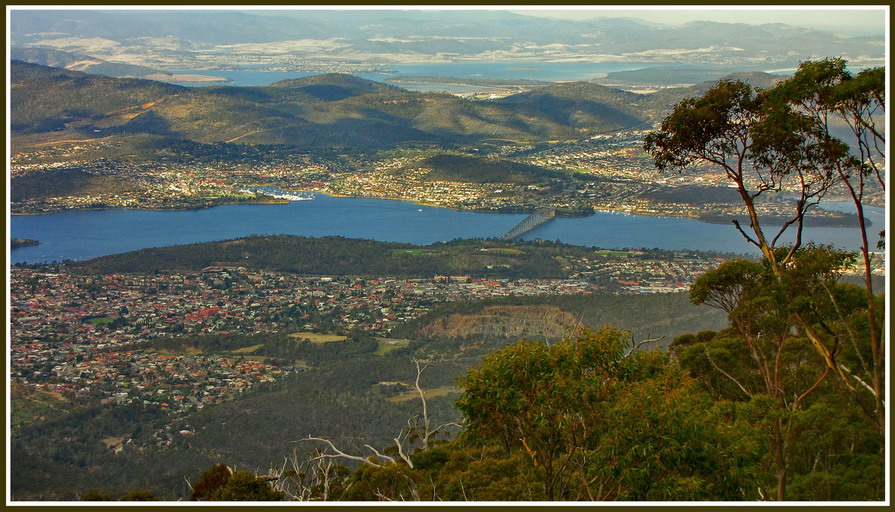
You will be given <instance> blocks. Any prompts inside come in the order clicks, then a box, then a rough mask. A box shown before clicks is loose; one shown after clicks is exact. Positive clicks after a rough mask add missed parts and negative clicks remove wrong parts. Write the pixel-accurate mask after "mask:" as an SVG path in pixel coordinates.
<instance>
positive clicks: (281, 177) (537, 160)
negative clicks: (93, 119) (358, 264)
mask: <svg viewBox="0 0 895 512" xmlns="http://www.w3.org/2000/svg"><path fill="white" fill-rule="evenodd" d="M645 133H647V132H644V131H629V132H619V133H614V134H610V135H598V136H595V137H592V138H590V139H587V140H583V141H578V142H570V143H554V144H549V145H547V146H546V147H537V148H519V147H517V146H515V145H510V146H507V147H505V148H502V149H500V150H498V151H497V152H496V153H495V154H496V156H500V157H503V158H506V159H509V160H512V161H517V162H523V163H528V164H534V165H538V166H541V167H544V168H547V169H552V170H557V171H562V172H565V173H569V174H570V175H575V174H577V175H580V176H583V177H586V178H587V179H580V180H574V179H558V178H557V179H553V180H548V181H547V182H544V183H540V184H530V185H520V184H515V183H472V182H462V181H448V180H431V179H427V178H426V175H427V174H428V172H429V171H428V170H427V169H425V168H419V167H414V162H415V161H416V160H418V159H419V158H420V155H421V154H425V152H421V151H410V150H407V151H393V152H391V153H392V154H393V155H387V156H383V157H381V158H378V159H369V158H366V159H360V158H358V157H350V156H348V155H340V156H330V157H327V156H321V155H313V156H312V155H309V154H295V155H288V156H284V157H282V158H278V159H275V160H273V161H271V162H265V163H256V162H251V163H246V162H239V161H237V162H232V163H230V162H218V163H213V164H212V163H181V162H176V163H175V162H170V163H169V162H152V163H145V162H131V163H128V162H114V163H109V162H106V161H102V160H100V161H91V160H90V159H88V158H86V157H85V155H87V154H89V153H90V152H91V151H97V150H99V149H102V148H113V147H115V146H116V145H118V144H121V142H120V141H115V140H112V139H102V140H93V141H82V142H71V143H70V144H68V145H66V146H65V149H60V147H59V146H56V147H54V148H53V149H46V150H44V149H37V150H31V151H23V152H19V153H17V154H16V155H15V156H14V157H13V160H12V166H11V171H10V172H11V176H13V177H21V176H27V175H28V174H30V173H34V172H38V171H52V170H53V169H55V168H67V169H71V168H78V169H80V170H81V171H83V172H85V173H87V174H89V175H92V176H97V177H108V178H114V179H115V180H116V181H117V182H118V183H123V184H125V186H123V187H122V186H116V187H113V189H112V190H106V189H104V188H103V187H94V188H96V190H88V191H86V192H84V193H82V194H79V195H73V196H61V197H39V198H29V199H25V200H20V201H13V202H12V203H11V204H10V211H11V212H12V213H13V214H30V213H49V212H57V211H65V210H76V209H102V208H141V209H195V208H207V207H211V206H217V205H221V204H227V203H236V202H263V203H277V202H285V200H282V199H277V198H275V197H271V196H270V195H268V194H265V193H264V192H261V191H252V190H248V189H247V188H246V187H250V186H252V185H269V186H270V185H272V186H275V187H279V188H281V189H283V190H284V191H287V192H296V191H298V192H318V193H324V194H330V195H335V196H350V197H368V198H387V199H401V200H411V201H416V202H419V203H421V204H426V205H432V206H439V207H444V208H453V209H458V210H472V211H479V212H507V211H513V212H531V211H534V210H535V209H537V208H544V207H547V208H578V209H581V208H585V209H596V210H604V211H618V212H625V213H633V214H641V215H659V216H677V217H696V218H702V217H711V216H712V215H719V214H722V213H723V214H725V215H737V214H744V213H745V208H744V207H743V206H741V204H740V203H739V202H730V201H729V200H726V201H725V200H724V199H723V198H716V199H713V198H704V197H703V198H700V199H699V201H689V202H688V201H679V200H671V199H667V198H663V197H662V195H663V194H662V193H663V192H664V191H675V190H679V189H682V188H686V187H721V188H723V187H726V186H727V183H728V181H727V179H726V177H725V176H724V174H723V172H722V171H720V170H718V169H711V168H706V167H701V168H697V169H695V170H694V171H693V172H689V173H686V174H672V173H668V174H660V173H658V172H657V171H656V170H655V169H654V167H653V163H652V161H651V160H650V159H649V158H647V157H646V155H645V154H644V152H643V150H642V143H643V136H644V134H645ZM785 192H786V191H785V190H784V191H783V194H782V195H781V197H780V198H778V199H777V200H771V201H765V202H762V203H759V204H758V208H759V213H760V214H762V215H768V216H774V215H787V214H788V213H789V212H790V211H791V205H789V204H788V202H787V201H786V200H785V197H784V196H785ZM868 196H869V203H870V204H873V205H882V204H884V199H885V196H884V193H883V191H878V192H877V191H872V190H871V191H869V192H868ZM813 217H817V218H828V219H835V218H838V217H841V214H839V213H837V212H831V211H826V210H822V209H818V210H815V211H814V213H813Z"/></svg>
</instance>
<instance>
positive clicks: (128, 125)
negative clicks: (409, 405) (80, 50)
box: [11, 61, 646, 150]
mask: <svg viewBox="0 0 895 512" xmlns="http://www.w3.org/2000/svg"><path fill="white" fill-rule="evenodd" d="M11 91H12V112H11V114H12V135H13V137H14V138H18V137H21V136H24V135H36V134H40V135H42V137H43V139H42V140H43V141H44V142H47V141H52V140H64V139H71V138H76V137H80V138H86V137H92V138H99V137H103V136H108V135H115V136H117V137H126V136H129V135H130V136H133V135H147V134H151V135H160V136H168V137H173V138H175V139H182V140H189V141H195V142H200V143H206V144H211V143H218V142H234V143H238V144H250V145H257V144H282V145H288V146H291V147H297V148H305V149H329V148H341V149H343V150H352V149H354V150H371V149H382V148H389V147H395V146H398V145H401V144H407V143H420V142H422V143H437V144H439V145H451V144H456V143H478V142H484V141H489V140H495V139H497V140H511V141H529V142H531V141H536V140H543V139H544V138H547V139H573V138H580V137H582V136H587V135H589V134H594V133H599V132H604V131H611V130H618V129H623V128H629V127H632V126H636V125H640V124H642V123H643V122H644V121H645V120H646V118H645V117H643V116H640V115H638V114H637V112H638V104H637V102H638V101H639V97H638V96H637V95H632V94H630V93H624V92H623V91H617V90H612V89H608V88H605V87H602V86H597V85H595V84H586V83H576V84H561V85H557V86H550V87H544V88H541V89H539V90H537V91H533V92H530V93H525V94H519V95H516V96H512V97H510V98H505V99H503V100H499V101H492V102H480V101H473V100H467V99H462V98H459V97H456V96H453V95H449V94H432V93H415V92H410V91H406V90H403V89H399V88H397V87H394V86H391V85H387V84H383V83H379V82H373V81H369V80H364V79H360V78H356V77H352V76H348V75H339V74H325V75H318V76H313V77H308V78H301V79H296V80H286V81H282V82H278V83H275V84H272V85H270V86H265V87H226V86H215V87H202V88H185V87H179V86H176V85H168V84H162V83H159V82H153V81H148V80H138V79H122V78H111V77H102V76H98V75H89V74H85V73H79V72H75V71H70V70H63V69H59V68H50V67H46V66H40V65H36V64H28V63H24V62H21V61H13V62H12V84H11ZM626 102H627V103H626Z"/></svg>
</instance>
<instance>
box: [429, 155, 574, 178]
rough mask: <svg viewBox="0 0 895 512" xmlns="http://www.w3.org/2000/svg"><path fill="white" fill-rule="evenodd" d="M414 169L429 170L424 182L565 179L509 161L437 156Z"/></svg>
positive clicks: (559, 174)
mask: <svg viewBox="0 0 895 512" xmlns="http://www.w3.org/2000/svg"><path fill="white" fill-rule="evenodd" d="M413 166H414V167H423V168H428V169H431V170H430V171H429V174H427V175H426V179H427V180H444V181H463V182H467V183H516V184H522V185H531V184H534V183H538V182H541V181H544V180H545V179H549V178H561V177H565V175H564V174H562V173H559V172H557V171H552V170H549V169H545V168H543V167H538V166H536V165H530V164H522V163H518V162H511V161H509V160H499V159H492V158H489V159H482V158H475V157H470V156H463V155H451V154H440V155H435V156H432V157H429V158H426V159H424V160H423V161H422V162H419V163H414V164H413Z"/></svg>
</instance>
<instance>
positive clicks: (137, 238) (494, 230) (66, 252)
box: [10, 194, 885, 263]
mask: <svg viewBox="0 0 895 512" xmlns="http://www.w3.org/2000/svg"><path fill="white" fill-rule="evenodd" d="M867 216H868V218H870V219H871V221H872V222H873V224H874V227H873V228H871V230H872V232H873V233H874V234H875V233H876V232H878V231H880V230H882V229H883V226H884V225H885V210H884V209H882V208H869V211H868V213H867ZM524 218H525V215H523V214H495V213H474V212H462V211H456V210H449V209H445V208H435V207H428V206H420V205H417V204H415V203H413V202H410V201H392V200H384V199H363V198H344V197H331V196H327V195H323V194H317V195H316V197H315V199H314V200H311V201H295V202H291V203H286V204H234V205H226V206H218V207H215V208H209V209H203V210H188V211H154V210H120V209H119V210H93V211H68V212H61V213H50V214H42V215H13V216H11V218H10V237H12V238H27V239H32V240H38V241H40V242H41V244H40V245H37V246H31V247H22V248H18V249H15V250H13V251H12V252H11V253H10V254H11V259H10V261H11V262H12V263H21V262H29V263H37V262H50V261H62V260H65V259H71V260H84V259H89V258H94V257H98V256H103V255H108V254H116V253H121V252H126V251H132V250H137V249H143V248H147V247H162V246H168V245H181V244H189V243H194V242H209V241H215V240H228V239H233V238H240V237H245V236H249V235H265V234H291V235H302V236H312V237H320V236H344V237H348V238H365V239H372V240H379V241H389V242H407V243H413V244H420V245H427V244H432V243H435V242H440V241H449V240H453V239H456V238H496V237H500V236H501V235H503V234H504V233H506V232H507V231H509V230H510V229H512V228H513V226H515V225H516V224H518V223H519V222H520V221H521V220H522V219H524ZM806 235H807V239H810V240H814V241H816V242H819V243H827V244H834V245H837V246H839V247H842V248H847V249H857V248H858V247H859V244H860V238H859V236H858V231H857V229H851V228H809V229H807V233H806ZM522 238H524V239H526V240H532V239H535V238H541V239H544V240H551V241H552V240H559V241H562V242H564V243H569V244H575V245H583V246H595V247H602V248H610V249H615V248H619V249H620V248H643V247H645V248H654V247H657V248H660V249H671V250H677V249H697V250H705V251H719V252H733V253H741V254H743V253H755V251H754V247H752V246H750V245H749V244H748V243H746V242H745V241H744V239H743V237H742V236H741V235H740V234H739V233H738V232H737V231H736V230H735V229H734V227H733V226H732V225H726V224H708V223H705V222H699V221H697V220H694V219H686V218H678V217H649V216H642V215H626V214H620V213H610V212H598V213H597V214H595V215H593V216H590V217H579V218H557V219H554V220H552V221H550V222H548V223H546V224H544V225H542V226H540V227H538V228H536V229H534V230H532V231H529V232H528V233H526V234H525V235H524V236H523V237H522Z"/></svg>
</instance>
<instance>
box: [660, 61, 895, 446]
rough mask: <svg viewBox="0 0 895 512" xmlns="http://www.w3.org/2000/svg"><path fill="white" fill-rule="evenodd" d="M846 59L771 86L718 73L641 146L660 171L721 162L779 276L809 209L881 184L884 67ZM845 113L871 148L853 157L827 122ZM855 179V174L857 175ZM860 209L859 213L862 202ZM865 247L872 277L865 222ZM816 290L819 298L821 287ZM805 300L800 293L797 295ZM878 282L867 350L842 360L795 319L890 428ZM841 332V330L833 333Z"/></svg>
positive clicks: (802, 316) (807, 323) (802, 318)
mask: <svg viewBox="0 0 895 512" xmlns="http://www.w3.org/2000/svg"><path fill="white" fill-rule="evenodd" d="M842 65H843V63H842V62H837V61H824V62H823V63H820V64H810V63H809V64H805V65H803V67H802V69H801V70H800V72H799V73H798V74H797V75H796V76H795V77H794V78H793V79H792V80H791V81H788V82H784V83H782V84H779V85H778V86H776V87H774V88H772V89H768V90H757V89H754V88H753V87H752V86H750V85H749V84H747V83H745V82H742V81H737V80H726V81H721V82H719V83H718V84H717V85H716V86H714V87H713V88H711V89H710V90H709V91H707V92H706V93H705V94H704V95H703V96H702V97H699V98H691V99H687V100H684V101H682V102H680V103H679V104H678V105H676V106H675V108H674V109H673V110H672V112H671V113H670V114H669V115H668V116H667V117H666V118H665V120H664V121H663V122H662V124H661V127H660V128H659V129H658V130H657V131H655V132H653V133H651V134H649V135H648V136H647V137H646V140H645V144H644V149H645V150H646V151H647V152H648V153H649V154H651V155H652V157H653V158H654V161H655V165H656V167H657V168H658V169H659V170H660V171H671V170H678V171H681V170H684V169H686V168H688V167H691V166H694V165H697V164H706V165H711V166H716V167H718V168H720V169H722V170H723V171H724V173H725V175H726V177H727V179H728V180H729V181H730V183H731V184H732V185H733V186H734V187H735V188H736V190H737V191H738V192H739V195H740V197H741V199H742V202H743V205H744V206H745V208H746V212H747V214H748V218H749V226H748V230H747V229H745V228H744V227H743V226H741V225H740V223H739V222H738V221H736V220H734V225H735V227H736V229H737V230H738V231H739V232H740V233H741V234H742V235H743V236H744V237H745V238H746V240H747V241H748V242H749V243H751V244H753V245H755V246H756V247H757V248H758V249H759V250H760V251H761V254H762V256H763V257H764V259H765V261H766V262H767V264H768V265H769V270H770V271H771V274H772V275H773V276H774V277H775V279H776V280H777V281H778V282H782V281H783V280H784V279H785V274H786V272H787V271H788V269H791V268H795V267H797V266H798V262H797V261H796V258H797V255H798V254H799V250H800V248H801V247H802V245H803V239H802V233H803V227H804V223H805V218H806V215H808V213H809V212H810V211H811V210H812V209H813V208H816V207H817V205H818V204H819V203H820V201H821V199H823V198H824V196H825V195H826V194H827V193H828V192H829V191H830V190H831V189H832V188H833V187H835V186H837V185H844V186H846V188H849V189H850V190H851V192H852V197H853V199H854V200H855V202H856V204H857V205H860V204H861V201H862V199H863V190H864V189H863V183H864V182H863V181H861V180H863V178H861V177H862V176H864V177H866V176H869V175H871V174H874V171H873V170H874V169H876V170H877V171H876V172H875V174H876V176H877V177H878V179H879V180H880V182H881V185H882V186H884V179H883V174H881V173H880V172H879V171H878V170H879V166H880V165H881V164H884V159H883V158H882V155H883V153H882V152H880V151H879V149H880V143H884V142H885V139H884V135H883V134H882V133H881V132H880V130H879V129H878V128H877V125H876V123H875V120H874V116H873V113H875V112H876V111H878V110H879V109H884V99H885V98H884V93H883V92H882V89H881V74H880V72H879V70H870V71H868V72H865V73H864V74H862V75H861V76H860V79H855V80H851V79H850V78H849V76H850V75H848V74H847V72H845V70H844V68H843V67H842ZM834 112H835V113H836V115H839V116H841V117H842V118H843V119H846V118H847V119H846V122H848V123H849V126H851V127H852V128H853V130H852V131H853V133H855V134H856V137H857V139H858V140H859V142H858V144H857V145H858V147H859V148H863V149H861V151H860V152H861V154H862V155H863V156H864V157H865V158H864V161H861V160H860V159H859V158H856V157H855V156H854V155H853V153H852V151H851V150H850V148H849V145H848V144H846V143H844V142H843V141H842V140H840V139H838V138H836V137H833V136H832V135H831V131H830V126H829V124H828V123H827V122H826V121H827V119H828V117H829V116H830V115H832V113H834ZM856 180H857V181H856ZM779 192H785V193H786V194H792V195H793V196H795V200H794V201H793V203H792V205H793V206H792V209H791V211H790V215H789V216H788V218H787V219H786V221H785V222H783V224H782V226H780V227H779V228H777V229H776V231H774V230H773V228H768V227H767V225H766V224H767V223H763V222H762V218H761V215H760V211H759V208H758V202H759V200H760V198H761V197H762V196H765V195H767V194H770V193H779ZM859 213H863V212H862V210H860V206H859ZM859 222H861V223H862V224H861V228H862V232H863V233H864V234H865V244H864V250H863V252H864V255H865V267H866V272H867V273H868V274H867V275H866V277H867V282H868V283H869V282H870V281H869V277H870V276H869V272H870V264H869V247H868V245H867V243H866V226H864V225H863V215H859ZM790 230H791V231H792V232H794V236H793V240H794V241H793V242H791V243H790V242H787V241H784V239H783V238H782V236H783V235H784V233H786V232H787V231H790ZM814 298H817V297H816V296H815V297H814ZM800 300H801V299H800ZM875 301H876V298H875V297H874V295H873V291H872V287H870V286H868V287H867V298H866V303H867V311H868V315H869V320H868V323H869V325H870V326H871V328H870V341H871V343H870V345H871V355H870V357H868V358H863V359H861V360H860V363H861V364H860V365H859V366H857V367H855V366H850V365H846V364H844V363H843V362H842V361H841V360H837V357H836V356H837V351H838V350H839V348H840V347H839V346H837V345H831V344H829V342H828V341H827V337H825V336H824V334H823V332H822V331H820V330H818V329H817V328H816V325H815V324H814V323H812V320H811V319H810V318H809V317H808V315H807V313H806V312H804V311H800V312H796V311H794V312H793V313H792V315H793V318H794V319H795V320H797V327H798V328H799V329H800V330H801V331H802V334H803V335H804V336H806V337H807V338H808V339H809V340H810V342H811V343H812V345H813V347H814V349H815V350H816V352H817V353H818V354H819V355H820V357H821V358H822V360H823V361H824V363H825V364H826V365H827V366H828V368H829V369H830V371H831V372H833V373H835V374H836V375H838V376H839V377H840V381H841V382H842V383H843V384H845V385H846V386H847V387H848V388H849V389H850V390H851V391H852V392H853V393H855V394H858V393H862V392H863V391H862V390H866V391H868V392H870V393H871V394H872V395H873V399H874V401H875V403H876V406H875V411H874V414H875V416H876V418H877V423H878V425H879V427H880V432H884V418H885V410H884V409H885V402H884V400H885V396H884V382H883V380H884V379H883V369H884V365H885V353H884V352H885V351H884V347H883V345H882V343H881V341H880V339H879V338H880V336H879V334H878V333H879V331H880V329H879V327H878V324H879V323H880V322H879V321H880V318H879V316H880V315H879V314H877V313H878V311H877V310H878V308H876V307H875ZM837 339H838V338H837Z"/></svg>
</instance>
